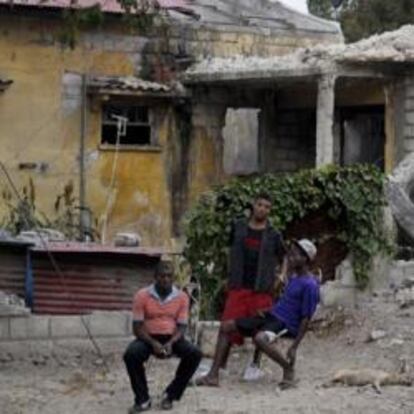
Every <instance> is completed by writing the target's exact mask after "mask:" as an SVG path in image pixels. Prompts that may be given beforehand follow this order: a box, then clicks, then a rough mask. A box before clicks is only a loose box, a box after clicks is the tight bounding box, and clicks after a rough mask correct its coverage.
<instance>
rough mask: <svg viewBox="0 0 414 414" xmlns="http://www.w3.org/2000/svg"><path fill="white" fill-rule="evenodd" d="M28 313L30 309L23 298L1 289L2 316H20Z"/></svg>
mask: <svg viewBox="0 0 414 414" xmlns="http://www.w3.org/2000/svg"><path fill="white" fill-rule="evenodd" d="M28 313H30V309H28V308H26V305H25V303H24V300H23V299H21V298H19V297H18V296H16V295H12V294H7V293H5V292H3V291H0V316H18V315H27V314H28Z"/></svg>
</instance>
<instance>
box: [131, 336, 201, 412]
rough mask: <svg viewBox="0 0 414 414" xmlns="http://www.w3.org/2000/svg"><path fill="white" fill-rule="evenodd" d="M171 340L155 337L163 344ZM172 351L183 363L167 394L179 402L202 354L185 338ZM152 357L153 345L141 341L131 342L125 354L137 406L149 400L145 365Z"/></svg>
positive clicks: (168, 337) (165, 337)
mask: <svg viewBox="0 0 414 414" xmlns="http://www.w3.org/2000/svg"><path fill="white" fill-rule="evenodd" d="M170 338H171V337H170V336H165V335H159V336H158V335H154V339H156V340H157V341H159V342H160V343H161V344H165V343H167V342H168V341H169V340H170ZM172 351H173V354H174V355H175V356H177V357H178V358H180V359H181V361H180V364H179V365H178V368H177V371H176V373H175V378H174V379H173V381H172V382H171V383H170V385H169V386H168V387H167V389H166V393H167V394H168V397H169V398H170V399H171V400H176V401H178V400H179V399H180V398H181V397H182V395H183V394H184V391H185V389H186V388H187V385H188V383H189V382H190V380H191V377H192V376H193V375H194V373H195V371H196V370H197V368H198V365H199V364H200V361H201V358H202V354H201V351H200V350H199V349H198V348H197V347H196V346H194V345H192V344H191V343H190V342H188V341H187V340H185V339H184V338H182V339H180V340H179V341H177V342H176V343H175V344H174V345H173V347H172ZM151 355H153V349H152V347H151V345H149V344H147V343H146V342H144V341H141V340H139V339H136V340H135V341H133V342H131V343H130V344H129V346H128V348H127V350H126V351H125V354H124V361H125V365H126V368H127V371H128V375H129V379H130V381H131V386H132V390H133V392H134V394H135V403H136V404H142V403H144V402H146V401H148V399H149V393H148V384H147V378H146V375H145V367H144V363H145V362H146V361H147V360H148V358H149V357H150V356H151Z"/></svg>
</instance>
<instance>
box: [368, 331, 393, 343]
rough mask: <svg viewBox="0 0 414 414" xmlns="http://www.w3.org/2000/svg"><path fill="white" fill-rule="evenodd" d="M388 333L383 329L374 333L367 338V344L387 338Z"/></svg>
mask: <svg viewBox="0 0 414 414" xmlns="http://www.w3.org/2000/svg"><path fill="white" fill-rule="evenodd" d="M387 335H388V334H387V332H386V331H383V330H381V329H378V330H374V331H372V332H371V333H370V334H369V335H368V338H367V342H375V341H378V340H380V339H383V338H385V337H386V336H387Z"/></svg>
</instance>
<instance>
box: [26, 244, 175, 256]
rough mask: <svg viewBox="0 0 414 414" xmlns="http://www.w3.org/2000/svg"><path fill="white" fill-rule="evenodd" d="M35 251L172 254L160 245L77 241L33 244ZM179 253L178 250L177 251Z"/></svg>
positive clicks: (145, 254)
mask: <svg viewBox="0 0 414 414" xmlns="http://www.w3.org/2000/svg"><path fill="white" fill-rule="evenodd" d="M32 250H33V251H35V252H46V250H47V251H49V252H51V253H99V254H103V253H107V254H121V255H122V254H132V255H140V256H152V257H159V256H161V255H163V254H174V252H173V251H166V250H165V249H163V248H161V247H117V246H112V245H109V244H99V243H79V242H70V241H68V242H49V243H47V244H46V245H45V246H44V245H41V246H35V247H33V248H32ZM177 253H179V252H177Z"/></svg>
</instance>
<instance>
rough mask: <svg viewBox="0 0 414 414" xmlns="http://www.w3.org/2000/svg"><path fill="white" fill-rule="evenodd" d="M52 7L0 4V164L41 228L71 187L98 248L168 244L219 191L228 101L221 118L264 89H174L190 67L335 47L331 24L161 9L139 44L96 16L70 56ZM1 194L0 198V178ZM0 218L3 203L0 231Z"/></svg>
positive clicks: (243, 7)
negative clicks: (32, 198) (30, 192)
mask: <svg viewBox="0 0 414 414" xmlns="http://www.w3.org/2000/svg"><path fill="white" fill-rule="evenodd" d="M64 3H65V2H54V1H48V2H40V1H39V2H36V1H34V0H33V1H28V2H26V1H23V0H22V1H20V0H19V1H14V2H13V5H12V6H10V3H9V2H8V1H6V0H1V1H0V4H2V5H0V56H1V59H0V141H1V144H2V151H1V158H0V160H1V161H2V163H3V164H4V166H5V168H6V169H7V171H8V173H9V175H10V177H11V178H12V180H13V182H14V183H15V185H16V187H17V188H18V189H20V190H21V189H22V188H23V187H24V186H27V185H28V183H29V181H30V180H31V181H32V182H33V184H34V189H35V193H36V207H37V209H38V212H39V213H40V212H43V213H44V214H45V215H46V216H47V217H48V218H50V219H52V218H53V215H54V214H55V213H54V203H55V201H56V199H57V197H58V195H59V194H61V193H62V191H63V189H64V187H65V185H67V184H69V183H73V185H74V195H75V196H76V200H75V201H74V203H75V204H76V205H80V206H81V207H82V211H87V210H88V209H89V210H90V211H91V212H92V215H93V220H94V221H96V224H95V225H94V226H96V227H97V229H98V231H99V233H100V235H101V237H102V239H103V240H104V241H105V242H109V241H111V240H112V239H113V237H114V235H115V234H116V233H118V232H136V233H138V234H140V235H141V237H142V243H143V244H144V245H164V244H168V242H169V240H170V239H171V238H172V237H175V236H176V235H177V234H179V229H180V221H181V219H182V216H183V213H184V212H185V211H186V210H187V209H188V206H189V205H190V203H191V202H192V201H193V200H195V199H196V197H197V196H198V195H199V194H200V193H201V192H203V191H205V190H206V189H208V188H210V187H211V186H212V185H214V184H217V183H220V182H222V180H224V179H225V178H226V175H227V174H226V172H225V170H224V168H223V151H224V149H223V148H224V146H223V126H224V123H225V118H226V107H227V106H228V104H227V102H229V96H228V95H229V94H230V93H231V94H232V96H231V105H232V106H234V107H237V106H241V107H248V106H254V107H262V108H265V107H266V102H267V101H266V99H265V98H266V94H265V87H264V88H262V89H263V90H260V87H259V89H256V90H255V93H254V97H252V96H251V95H250V93H251V92H250V90H245V91H244V90H243V88H239V89H238V90H237V91H234V90H233V89H231V90H230V89H227V88H226V86H225V85H222V86H220V85H219V86H217V85H215V87H214V89H212V90H210V89H209V88H208V87H205V86H204V85H194V87H187V88H184V87H183V86H182V84H181V83H180V82H179V81H180V74H181V73H182V72H183V71H185V70H186V69H187V68H188V67H189V66H190V65H192V64H194V63H195V62H197V61H201V60H203V59H206V58H209V57H220V58H232V57H235V58H236V57H237V56H262V57H269V56H277V55H284V54H287V53H289V52H291V51H292V50H294V49H295V48H298V47H304V46H312V45H315V44H323V43H335V42H336V43H338V42H342V35H341V32H340V30H339V29H338V27H337V26H336V25H335V24H334V23H331V22H326V21H324V20H321V19H318V18H315V17H313V16H306V15H302V14H300V13H298V12H295V11H293V10H290V9H288V8H285V7H284V6H281V5H280V4H279V3H271V2H268V1H259V0H256V1H253V0H249V1H247V0H245V1H235V0H227V1H224V0H222V1H219V0H216V1H212V2H208V5H206V2H203V1H195V2H192V5H191V6H186V8H183V4H181V3H183V1H181V2H179V1H177V2H176V3H177V4H176V5H175V6H174V2H169V5H168V10H163V11H162V13H163V14H165V15H166V16H167V17H166V18H165V21H166V24H165V23H164V24H163V25H162V26H161V27H160V26H157V25H156V26H154V27H151V28H147V29H146V30H145V31H144V29H142V30H143V31H142V32H140V33H136V32H135V33H131V31H130V29H129V28H128V27H127V26H126V24H125V22H124V20H122V13H120V12H119V9H117V8H116V7H115V6H113V5H112V6H111V4H112V3H111V2H105V3H103V4H105V6H103V11H104V22H103V24H102V25H100V26H99V27H90V28H88V29H85V28H83V29H82V30H81V32H80V33H79V35H78V37H77V42H76V45H75V47H74V48H70V47H68V46H67V44H62V42H61V39H62V34H63V33H64V31H65V30H67V27H66V26H65V23H64V21H63V19H62V13H63V10H62V7H63V6H62V4H64ZM68 3H69V2H68ZM80 3H81V4H82V2H80ZM203 3H204V4H203ZM85 4H86V3H85ZM108 4H109V6H108ZM160 5H161V6H162V5H163V2H160ZM165 7H167V6H165ZM262 92H263V93H262ZM125 118H126V119H127V123H126V124H124V121H123V119H125ZM0 186H1V188H2V189H3V190H4V189H7V188H9V189H10V187H9V183H8V181H7V180H6V178H5V176H4V175H1V178H0ZM11 202H12V203H13V201H11ZM7 211H9V210H8V207H7V205H6V202H5V200H4V199H2V203H1V205H0V217H2V216H4V215H5V214H7ZM87 216H88V214H86V213H85V214H83V215H82V217H83V219H82V220H81V222H82V228H83V230H85V229H86V228H87V227H88V226H89V225H88V223H87V221H88V220H87ZM0 223H1V222H0Z"/></svg>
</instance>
